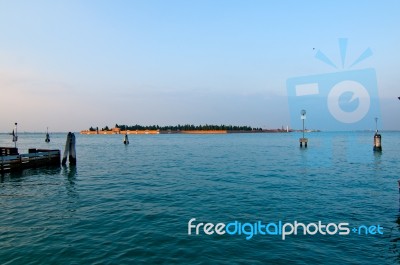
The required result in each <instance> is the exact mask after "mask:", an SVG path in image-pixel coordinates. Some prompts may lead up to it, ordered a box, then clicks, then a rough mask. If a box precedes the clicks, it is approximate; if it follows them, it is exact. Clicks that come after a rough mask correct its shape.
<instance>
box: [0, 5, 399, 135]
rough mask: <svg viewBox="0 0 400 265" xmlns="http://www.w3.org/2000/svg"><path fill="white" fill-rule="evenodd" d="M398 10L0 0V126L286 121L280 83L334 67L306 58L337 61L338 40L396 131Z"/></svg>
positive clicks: (270, 123) (32, 128) (33, 127)
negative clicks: (371, 75) (371, 80)
mask: <svg viewBox="0 0 400 265" xmlns="http://www.w3.org/2000/svg"><path fill="white" fill-rule="evenodd" d="M399 10H400V1H396V0H393V1H267V0H265V1H255V0H252V1H234V0H229V1H228V0H227V1H223V0H213V1H206V0H201V1H184V0H182V1H176V0H160V1H153V0H142V1H128V0H126V1H118V0H117V1H99V0H92V1H89V0H86V1H84V0H82V1H73V0H65V1H63V0H60V1H52V0H48V1H40V0H35V1H30V0H29V1H28V0H27V1H20V0H0V91H1V95H0V112H1V116H0V117H1V118H0V131H1V132H9V131H10V130H12V127H13V124H14V122H18V123H19V128H20V130H22V131H44V130H45V129H46V127H47V126H48V127H49V128H50V130H51V131H78V130H81V129H86V128H88V127H90V126H99V127H103V126H105V125H108V126H113V125H114V124H115V123H118V124H136V123H138V124H143V125H150V124H159V125H167V124H185V123H190V124H205V123H208V124H234V125H250V126H256V127H264V128H277V127H281V126H282V125H284V126H286V125H288V124H290V118H289V116H290V115H289V106H288V99H287V90H286V80H287V79H288V78H291V77H296V76H304V75H313V74H323V73H330V72H335V71H338V70H337V69H334V68H332V67H330V66H328V65H326V64H324V63H322V62H321V61H318V60H317V59H316V58H315V57H314V56H315V53H316V51H317V50H321V51H323V52H324V53H325V54H326V55H327V56H329V58H331V59H332V60H333V61H335V63H336V62H337V63H339V62H340V55H339V50H338V38H342V37H345V38H348V51H347V58H348V60H349V61H351V60H354V59H355V58H356V57H357V56H359V55H360V54H361V53H362V52H363V51H364V50H365V49H366V48H368V47H369V48H371V50H372V51H373V56H371V57H370V58H368V59H366V60H365V61H363V62H362V63H360V64H359V65H358V66H357V67H356V68H357V69H362V68H374V69H375V70H376V74H377V81H378V89H379V97H380V102H381V113H382V119H381V120H382V121H383V122H382V126H383V128H385V129H400V124H399V122H398V115H399V114H400V101H398V100H397V96H400V90H399V86H400V75H399V73H398V71H399V69H400V50H399V49H400V48H399V47H400V34H399V28H400V16H399V14H398V12H399ZM313 48H315V50H313ZM309 115H312V114H309ZM310 120H311V117H310ZM314 125H315V126H313V127H318V125H317V124H314ZM293 127H296V126H293ZM371 127H373V124H372V126H371ZM360 129H364V128H360Z"/></svg>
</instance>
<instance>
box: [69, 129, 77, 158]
mask: <svg viewBox="0 0 400 265" xmlns="http://www.w3.org/2000/svg"><path fill="white" fill-rule="evenodd" d="M69 164H70V165H76V151H75V134H74V133H71V141H70V143H69Z"/></svg>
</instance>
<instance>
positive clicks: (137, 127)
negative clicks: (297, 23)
mask: <svg viewBox="0 0 400 265" xmlns="http://www.w3.org/2000/svg"><path fill="white" fill-rule="evenodd" d="M114 128H118V129H120V130H121V131H126V130H129V131H136V130H140V131H141V130H160V131H262V128H252V127H251V126H233V125H209V124H205V125H193V124H185V125H180V124H178V125H176V126H170V125H168V126H159V125H150V126H142V125H138V124H136V125H130V126H129V125H118V124H115V127H114ZM97 130H98V127H96V128H93V127H90V128H89V131H92V132H94V131H97ZM111 130H112V128H109V127H108V126H105V127H104V128H101V131H111Z"/></svg>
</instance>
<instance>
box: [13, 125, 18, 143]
mask: <svg viewBox="0 0 400 265" xmlns="http://www.w3.org/2000/svg"><path fill="white" fill-rule="evenodd" d="M17 125H18V123H15V133H14V130H13V132H12V135H13V140H12V141H13V142H14V145H15V148H17V141H18V130H17Z"/></svg>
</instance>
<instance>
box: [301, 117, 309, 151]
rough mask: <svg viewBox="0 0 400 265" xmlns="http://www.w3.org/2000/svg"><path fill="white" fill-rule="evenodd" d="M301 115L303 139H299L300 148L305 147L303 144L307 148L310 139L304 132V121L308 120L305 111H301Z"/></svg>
mask: <svg viewBox="0 0 400 265" xmlns="http://www.w3.org/2000/svg"><path fill="white" fill-rule="evenodd" d="M300 114H301V117H300V118H301V120H302V121H303V137H302V138H300V139H299V142H300V147H303V143H304V147H305V148H307V143H308V139H307V138H305V137H304V130H305V127H304V121H305V119H306V110H304V109H303V110H301V112H300Z"/></svg>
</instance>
